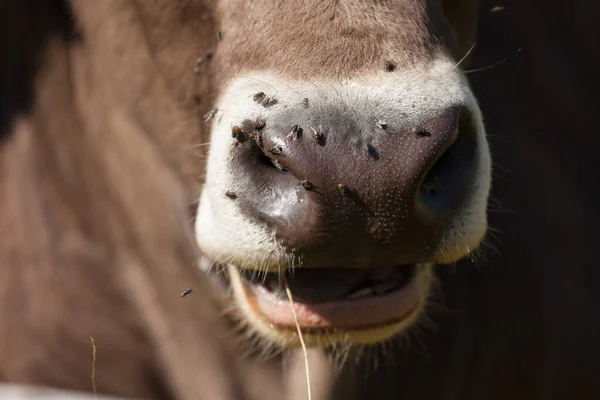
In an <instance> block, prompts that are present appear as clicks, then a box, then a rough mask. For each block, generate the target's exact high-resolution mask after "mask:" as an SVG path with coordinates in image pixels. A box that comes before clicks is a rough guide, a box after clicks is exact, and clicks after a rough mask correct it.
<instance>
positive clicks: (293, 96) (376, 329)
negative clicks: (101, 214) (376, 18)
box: [196, 63, 490, 345]
mask: <svg viewBox="0 0 600 400" xmlns="http://www.w3.org/2000/svg"><path fill="white" fill-rule="evenodd" d="M259 78H260V79H259ZM230 87H231V88H232V89H230V90H229V91H228V92H226V93H225V94H224V95H223V96H222V98H221V100H220V110H221V111H220V112H219V113H217V115H216V116H215V123H214V128H213V134H212V139H211V140H212V142H211V148H210V156H209V162H208V166H207V167H208V168H207V180H206V184H205V188H204V190H203V194H202V197H201V201H200V206H199V209H198V217H197V220H196V232H197V238H198V243H199V245H200V247H201V248H202V250H203V251H204V253H205V254H206V255H207V257H208V258H209V259H210V260H211V263H214V264H217V265H219V266H221V267H226V269H227V271H228V274H227V277H228V279H227V280H228V283H229V284H230V285H231V287H232V288H233V294H234V296H233V297H234V299H235V302H236V305H237V309H238V311H239V314H240V315H241V316H242V317H243V318H244V319H245V320H246V321H247V322H249V325H250V326H251V327H252V328H253V329H254V330H257V331H258V332H259V333H260V334H261V335H263V336H267V337H269V338H271V339H273V340H274V341H276V342H278V343H281V344H283V345H290V344H294V343H297V338H296V333H295V332H296V330H295V327H296V323H297V324H298V325H299V326H300V328H301V329H302V330H303V332H304V333H305V334H306V338H307V339H308V342H309V343H311V344H314V345H319V344H324V343H325V344H326V343H332V341H333V342H339V341H350V342H356V343H373V342H378V341H381V340H384V339H387V338H389V337H390V336H392V335H394V334H395V333H397V332H399V331H402V330H405V329H406V327H408V326H410V325H411V324H413V323H414V322H415V321H416V320H417V319H418V316H419V315H420V313H421V311H422V310H423V308H424V306H425V303H426V300H427V297H428V294H429V291H430V287H431V282H432V280H433V274H432V271H431V267H432V265H434V264H435V263H449V262H454V261H456V260H458V259H460V258H462V257H464V256H465V255H467V254H469V253H471V252H472V251H473V250H475V248H477V246H478V245H479V243H480V242H481V240H482V238H483V236H484V234H485V231H486V227H487V220H486V205H487V196H488V192H489V181H490V159H489V151H488V148H487V142H486V140H485V134H484V131H483V125H482V122H481V116H480V112H479V109H478V107H477V104H476V102H475V100H474V99H473V96H472V94H471V92H470V90H469V89H468V86H467V85H466V83H465V82H464V79H463V78H462V76H461V75H460V74H459V73H458V72H456V70H453V69H451V68H450V67H449V65H448V64H447V63H440V65H437V66H433V67H430V68H429V69H427V70H424V71H420V70H415V71H412V72H406V73H405V74H404V75H403V76H401V77H398V76H395V77H394V78H393V80H391V79H390V78H387V77H386V78H382V77H371V78H364V79H361V80H357V81H347V82H343V81H342V82H327V83H317V84H315V83H313V84H310V83H305V82H290V81H284V80H282V79H280V78H277V77H275V76H259V77H255V79H248V78H239V79H238V81H236V82H235V84H232V85H231V86H230ZM284 284H287V287H288V288H289V289H290V291H291V293H292V295H293V300H292V301H289V299H288V298H287V297H286V296H285V290H284Z"/></svg>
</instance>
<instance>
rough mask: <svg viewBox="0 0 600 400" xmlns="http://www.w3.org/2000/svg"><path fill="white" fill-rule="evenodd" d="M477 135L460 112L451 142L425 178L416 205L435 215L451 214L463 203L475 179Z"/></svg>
mask: <svg viewBox="0 0 600 400" xmlns="http://www.w3.org/2000/svg"><path fill="white" fill-rule="evenodd" d="M476 157H477V136H476V132H475V127H474V126H473V122H472V120H471V117H470V115H469V113H468V112H462V113H461V116H460V118H459V122H458V133H457V137H456V139H455V140H454V142H453V143H452V144H451V145H450V146H449V147H448V148H447V149H446V150H445V151H444V152H443V153H442V154H441V156H440V157H439V158H438V159H437V160H436V161H435V162H434V164H433V165H432V167H431V168H430V169H429V171H428V172H427V174H426V175H425V177H424V179H423V181H422V183H421V186H420V190H419V202H420V203H421V204H423V205H425V206H426V207H427V208H428V209H430V210H432V211H435V212H444V211H450V212H451V211H452V210H453V209H454V208H455V207H457V206H459V205H460V204H462V201H463V200H464V198H465V196H466V195H468V193H469V189H470V188H471V187H472V186H473V182H474V179H475V172H476V171H475V169H476Z"/></svg>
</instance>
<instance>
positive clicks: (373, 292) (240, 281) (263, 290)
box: [230, 266, 422, 332]
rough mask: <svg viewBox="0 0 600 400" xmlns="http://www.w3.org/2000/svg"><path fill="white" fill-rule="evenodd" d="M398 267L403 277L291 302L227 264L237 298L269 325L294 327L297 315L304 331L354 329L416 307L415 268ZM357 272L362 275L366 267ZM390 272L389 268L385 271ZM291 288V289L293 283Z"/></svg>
mask: <svg viewBox="0 0 600 400" xmlns="http://www.w3.org/2000/svg"><path fill="white" fill-rule="evenodd" d="M402 268H404V270H405V271H404V276H403V279H399V278H398V276H396V277H395V278H394V279H395V280H394V279H392V277H391V276H390V277H389V278H388V279H387V280H382V281H381V282H376V283H374V284H372V287H370V288H369V287H366V286H364V285H363V287H361V285H360V284H358V285H354V288H353V289H352V291H351V293H347V294H344V295H341V296H339V297H337V298H329V299H326V300H322V299H319V300H320V301H316V302H312V301H311V300H312V299H301V298H300V299H299V298H294V299H293V304H292V303H291V302H290V301H289V300H288V299H287V298H283V297H282V295H281V293H274V292H273V291H272V290H270V289H269V287H268V285H266V284H265V281H251V280H248V279H245V278H244V277H243V275H244V271H242V272H241V273H240V270H238V269H237V268H235V267H231V269H230V277H231V279H232V283H233V284H234V292H237V293H235V295H236V296H238V301H239V296H243V301H244V302H246V303H247V304H248V305H249V306H250V307H251V308H252V309H253V312H254V313H256V314H257V315H259V316H261V317H262V319H264V320H265V322H267V323H268V324H269V325H271V326H272V327H273V328H279V329H295V327H296V318H297V320H298V324H299V325H300V328H301V329H302V330H303V331H305V332H310V331H323V330H333V329H335V330H356V329H368V328H371V327H376V326H382V325H386V324H392V323H395V322H397V321H401V320H403V319H404V318H406V317H408V316H409V315H412V314H413V313H414V312H415V310H417V309H418V308H419V305H420V301H421V299H422V296H421V293H420V288H419V280H418V279H417V278H418V276H419V268H418V267H417V266H411V267H406V266H404V267H402ZM388 270H390V269H388ZM361 272H364V274H365V276H366V275H368V274H369V272H370V271H369V270H365V271H361ZM391 272H393V270H392V271H388V272H386V274H389V273H391ZM382 278H385V276H382ZM364 281H365V280H362V281H361V282H364ZM386 281H387V287H386V285H385V282H386ZM236 283H237V286H238V287H237V290H236V287H235V286H236ZM367 286H368V285H367ZM382 289H383V290H382ZM291 292H292V293H293V292H294V289H293V286H292V288H291ZM294 297H296V296H294ZM292 307H293V311H295V314H296V316H294V313H293V311H292Z"/></svg>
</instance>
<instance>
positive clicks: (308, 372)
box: [281, 275, 312, 400]
mask: <svg viewBox="0 0 600 400" xmlns="http://www.w3.org/2000/svg"><path fill="white" fill-rule="evenodd" d="M281 277H282V280H283V283H284V285H285V293H286V294H287V297H288V300H289V301H290V306H291V309H292V314H293V315H294V322H295V323H296V330H297V331H298V338H299V339H300V344H301V345H302V352H303V353H304V367H305V369H306V389H307V390H308V400H312V395H311V390H310V371H309V368H308V350H306V343H304V337H302V329H300V324H299V323H298V316H297V315H296V310H295V309H294V300H293V298H292V291H291V290H290V287H289V285H288V283H287V279H285V275H282V276H281Z"/></svg>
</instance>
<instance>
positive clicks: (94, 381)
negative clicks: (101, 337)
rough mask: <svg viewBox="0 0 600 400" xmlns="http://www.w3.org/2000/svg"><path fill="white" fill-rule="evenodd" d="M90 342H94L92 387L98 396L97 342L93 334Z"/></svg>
mask: <svg viewBox="0 0 600 400" xmlns="http://www.w3.org/2000/svg"><path fill="white" fill-rule="evenodd" d="M90 343H91V344H92V389H93V390H94V396H97V395H98V392H97V390H96V342H95V341H94V338H93V337H91V336H90Z"/></svg>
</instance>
